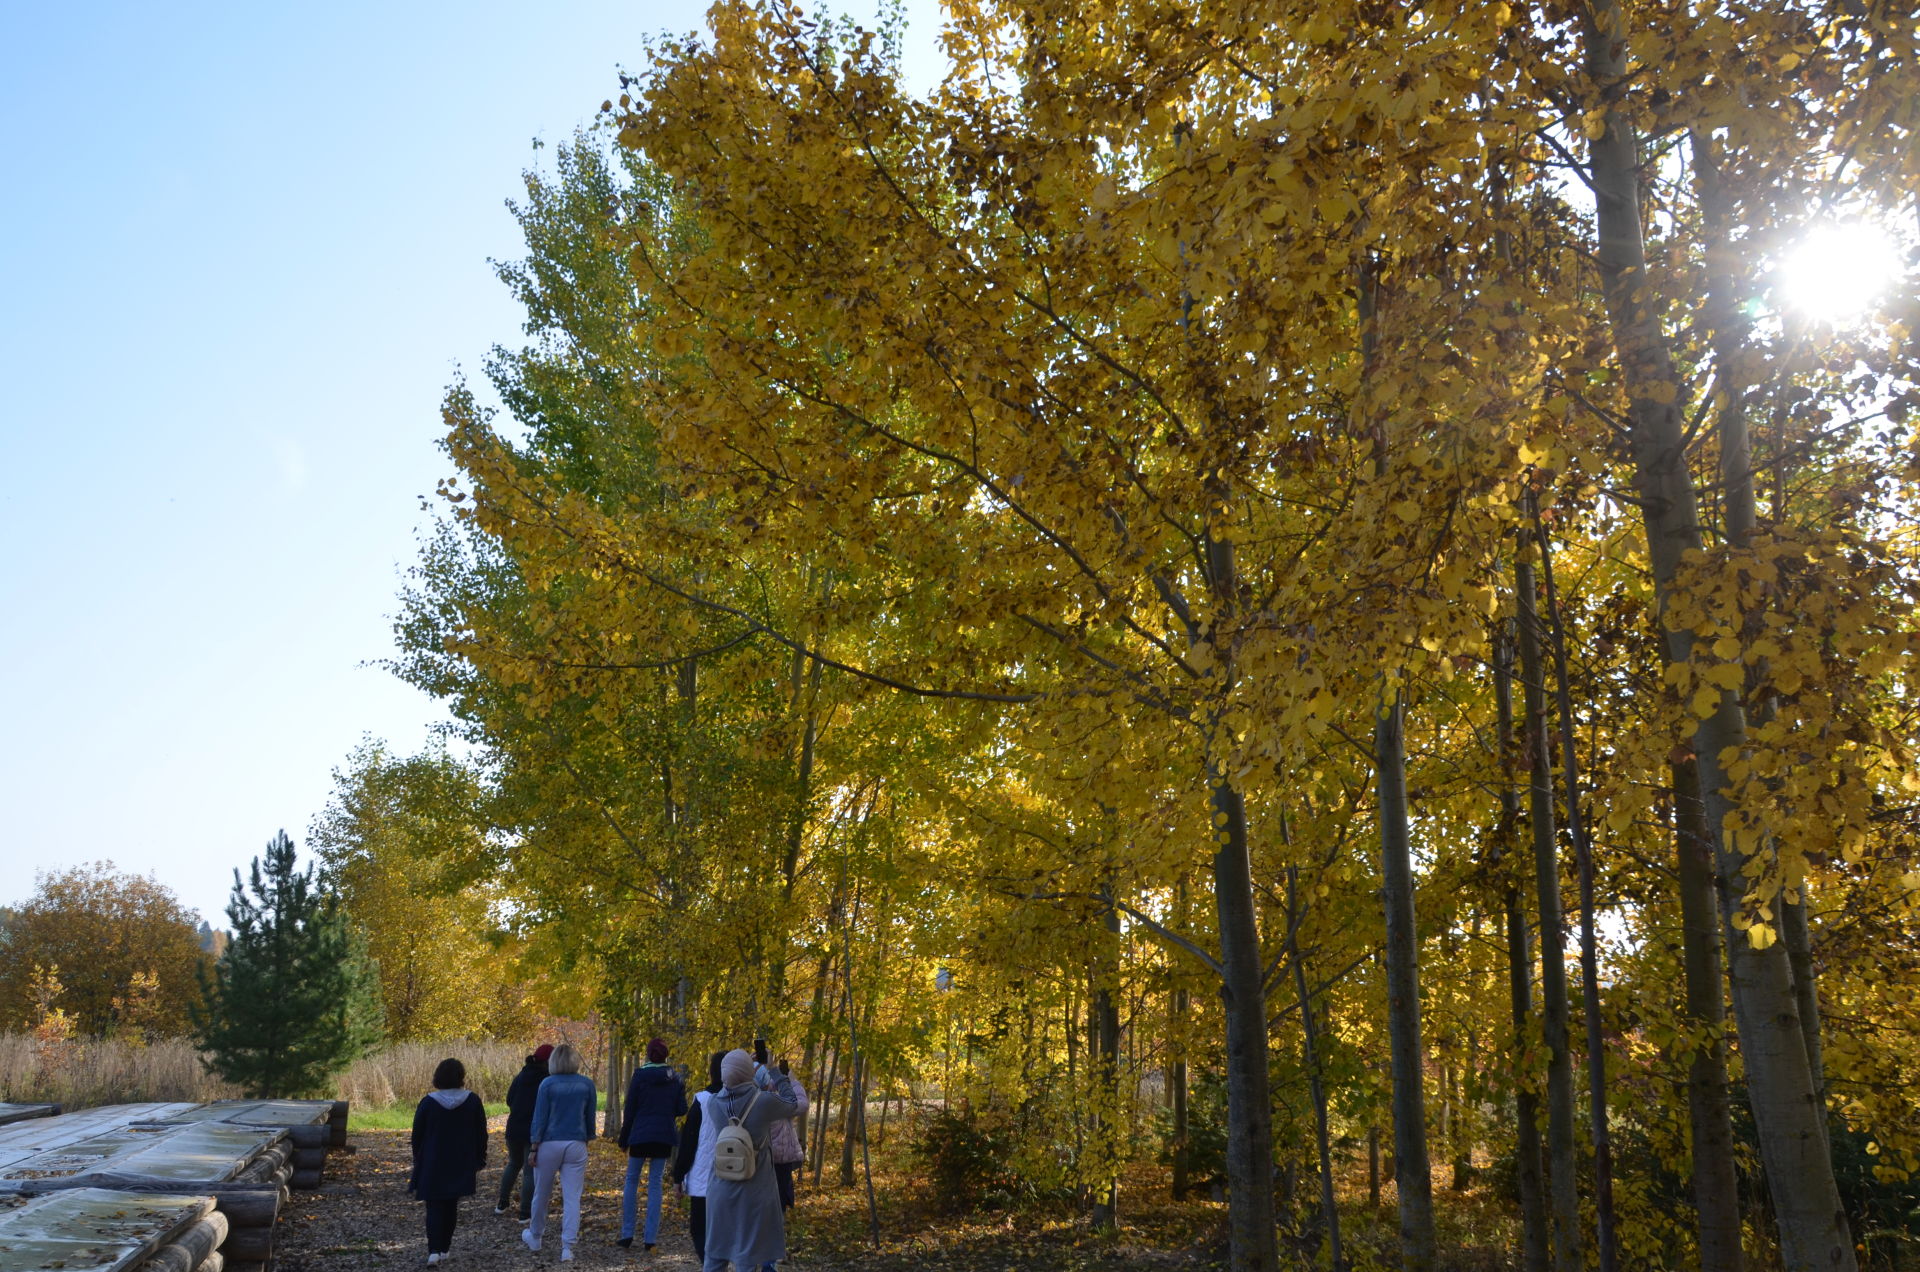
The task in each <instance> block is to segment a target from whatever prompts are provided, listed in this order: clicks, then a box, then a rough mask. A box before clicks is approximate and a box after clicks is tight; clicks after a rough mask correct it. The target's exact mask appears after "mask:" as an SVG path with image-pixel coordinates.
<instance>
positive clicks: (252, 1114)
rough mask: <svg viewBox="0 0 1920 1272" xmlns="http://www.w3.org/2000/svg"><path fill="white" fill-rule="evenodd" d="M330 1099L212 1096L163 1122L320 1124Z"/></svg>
mask: <svg viewBox="0 0 1920 1272" xmlns="http://www.w3.org/2000/svg"><path fill="white" fill-rule="evenodd" d="M333 1104H334V1102H333V1101H332V1100H215V1101H214V1102H213V1103H211V1104H198V1105H193V1106H191V1107H189V1108H188V1109H186V1110H185V1111H184V1112H179V1113H174V1114H171V1115H169V1116H168V1117H166V1118H165V1119H150V1120H155V1121H159V1120H164V1121H167V1122H232V1123H234V1124H235V1125H238V1126H324V1125H326V1123H327V1120H328V1119H329V1118H330V1117H331V1116H332V1114H333Z"/></svg>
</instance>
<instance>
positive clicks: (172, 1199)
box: [0, 1188, 225, 1272]
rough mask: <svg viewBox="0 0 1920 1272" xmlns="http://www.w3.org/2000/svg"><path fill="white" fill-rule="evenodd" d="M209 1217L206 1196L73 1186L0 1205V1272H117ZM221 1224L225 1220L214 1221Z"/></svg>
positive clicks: (210, 1205) (209, 1200) (209, 1202)
mask: <svg viewBox="0 0 1920 1272" xmlns="http://www.w3.org/2000/svg"><path fill="white" fill-rule="evenodd" d="M212 1213H213V1198H211V1197H198V1196H193V1195H190V1194H130V1193H118V1192H110V1191H106V1190H103V1189H97V1188H74V1189H69V1190H67V1191H64V1192H57V1193H48V1194H45V1195H43V1196H36V1197H22V1198H8V1199H5V1201H4V1202H0V1272H120V1270H121V1269H132V1268H135V1267H137V1266H138V1265H140V1264H142V1263H144V1262H146V1261H147V1260H148V1259H150V1258H151V1257H153V1255H154V1253H155V1252H156V1251H158V1250H159V1249H160V1248H161V1247H163V1246H165V1245H167V1244H168V1243H169V1242H172V1241H173V1240H174V1239H175V1238H176V1237H178V1236H179V1235H180V1234H181V1233H183V1232H186V1231H188V1230H189V1229H191V1228H193V1227H194V1226H195V1225H197V1224H200V1223H201V1222H202V1221H203V1220H205V1219H206V1218H207V1217H208V1216H209V1215H211V1214H212ZM220 1226H221V1227H224V1226H225V1225H224V1221H221V1224H220Z"/></svg>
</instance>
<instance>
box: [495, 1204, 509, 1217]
mask: <svg viewBox="0 0 1920 1272" xmlns="http://www.w3.org/2000/svg"><path fill="white" fill-rule="evenodd" d="M493 1213H494V1214H496V1215H504V1214H506V1213H507V1208H506V1207H505V1206H495V1207H494V1208H493Z"/></svg>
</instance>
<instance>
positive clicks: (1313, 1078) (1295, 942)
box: [1287, 866, 1346, 1272]
mask: <svg viewBox="0 0 1920 1272" xmlns="http://www.w3.org/2000/svg"><path fill="white" fill-rule="evenodd" d="M1298 885H1299V871H1298V870H1297V869H1295V868H1294V867H1293V866H1288V867H1287V961H1288V962H1289V963H1291V964H1292V965H1293V992H1294V994H1295V995H1296V996H1298V998H1299V999H1300V1059H1301V1063H1302V1064H1303V1065H1305V1067H1306V1070H1307V1089H1308V1093H1309V1094H1310V1095H1311V1096H1312V1097H1313V1137H1314V1144H1315V1146H1316V1147H1317V1148H1318V1149H1319V1152H1320V1217H1321V1222H1322V1223H1323V1224H1325V1225H1326V1230H1327V1251H1328V1256H1329V1257H1330V1258H1331V1259H1332V1266H1333V1267H1334V1269H1335V1272H1339V1269H1341V1268H1344V1267H1345V1266H1346V1258H1345V1256H1344V1255H1343V1254H1341V1252H1340V1209H1339V1207H1338V1206H1337V1205H1336V1204H1335V1202H1334V1195H1333V1136H1332V1134H1331V1133H1330V1132H1329V1130H1328V1126H1327V1085H1326V1081H1325V1079H1324V1078H1323V1077H1322V1075H1321V1073H1320V1045H1319V1043H1320V1040H1319V1031H1318V1029H1317V1028H1316V1027H1315V1025H1314V1016H1313V995H1312V994H1311V993H1310V992H1309V991H1308V989H1307V971H1306V967H1305V965H1304V964H1303V963H1302V961H1301V958H1300V939H1299V915H1298V914H1297V913H1296V911H1295V908H1294V903H1295V899H1296V896H1297V893H1298V891H1299V888H1298Z"/></svg>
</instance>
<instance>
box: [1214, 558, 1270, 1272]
mask: <svg viewBox="0 0 1920 1272" xmlns="http://www.w3.org/2000/svg"><path fill="white" fill-rule="evenodd" d="M1206 561H1207V574H1208V580H1207V582H1208V590H1209V591H1210V593H1211V594H1212V599H1213V602H1214V605H1215V609H1216V611H1217V612H1218V614H1219V615H1221V616H1225V615H1227V614H1230V613H1232V611H1233V608H1234V606H1235V605H1236V604H1237V603H1238V596H1239V590H1240V581H1239V575H1238V571H1237V568H1236V566H1235V563H1234V551H1233V544H1232V543H1230V542H1226V541H1223V540H1218V539H1213V538H1209V539H1208V540H1207V543H1206ZM1199 639H1202V640H1205V641H1208V642H1209V643H1211V642H1212V641H1213V640H1214V637H1213V636H1212V635H1211V634H1207V635H1202V636H1199ZM1210 652H1211V653H1212V654H1213V663H1214V666H1215V668H1216V669H1217V670H1216V672H1215V674H1216V675H1217V676H1219V677H1220V678H1221V680H1222V684H1223V686H1224V687H1223V688H1222V691H1221V692H1222V696H1223V697H1224V696H1225V693H1226V691H1227V689H1228V688H1230V686H1231V671H1230V668H1231V666H1232V652H1231V651H1230V650H1228V649H1226V648H1224V647H1221V646H1218V645H1215V646H1214V647H1213V648H1212V650H1211V651H1210ZM1221 727H1222V726H1220V725H1219V723H1218V722H1217V721H1216V722H1215V728H1216V729H1219V728H1221ZM1223 748H1224V740H1223V739H1221V738H1219V737H1216V738H1215V739H1214V740H1213V743H1212V753H1211V754H1209V756H1208V757H1207V786H1208V799H1209V803H1210V804H1211V805H1212V808H1213V822H1214V826H1215V830H1214V853H1213V898H1214V906H1215V913H1216V916H1217V922H1218V927H1219V933H1220V959H1219V968H1218V970H1219V972H1220V982H1221V984H1220V997H1221V1002H1222V1005H1223V1007H1224V1008H1225V1012H1226V1052H1227V1055H1226V1061H1227V1163H1226V1165H1227V1195H1228V1205H1227V1240H1228V1245H1229V1253H1228V1258H1229V1261H1230V1264H1231V1266H1232V1268H1233V1269H1234V1272H1277V1268H1278V1266H1279V1264H1278V1257H1279V1251H1278V1246H1277V1244H1276V1241H1275V1234H1274V1211H1273V1102H1272V1100H1273V1097H1272V1093H1271V1091H1270V1090H1269V1087H1268V1075H1267V992H1266V976H1265V970H1264V968H1263V967H1262V965H1261V955H1260V920H1259V915H1258V913H1257V911H1256V909H1255V906H1254V895H1253V849H1252V844H1251V842H1250V835H1249V833H1248V827H1247V801H1246V796H1245V795H1244V794H1242V793H1241V791H1240V790H1239V788H1237V787H1236V786H1235V785H1234V783H1233V778H1232V777H1231V775H1230V774H1229V773H1228V771H1227V767H1226V758H1225V756H1224V755H1222V754H1221V753H1220V752H1221V750H1222V749H1223Z"/></svg>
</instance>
